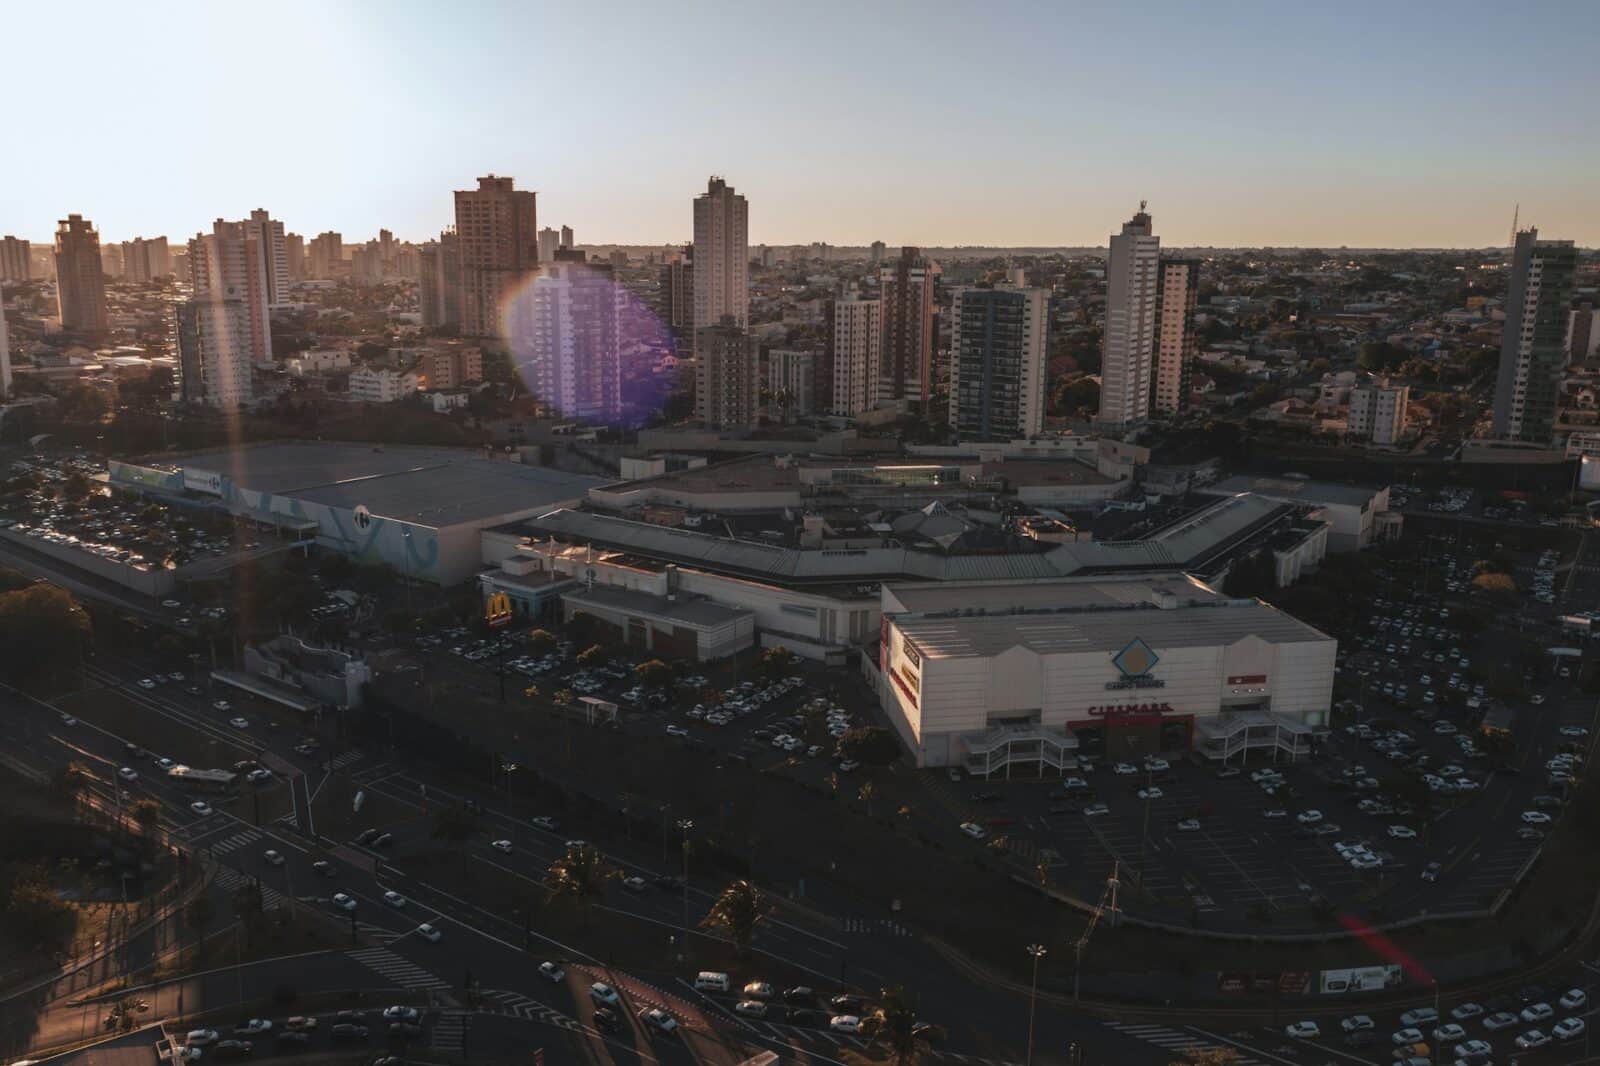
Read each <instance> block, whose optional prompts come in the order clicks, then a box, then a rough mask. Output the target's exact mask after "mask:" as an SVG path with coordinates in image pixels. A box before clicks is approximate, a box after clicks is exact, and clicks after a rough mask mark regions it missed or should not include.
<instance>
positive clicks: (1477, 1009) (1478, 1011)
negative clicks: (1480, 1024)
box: [1450, 1003, 1483, 1022]
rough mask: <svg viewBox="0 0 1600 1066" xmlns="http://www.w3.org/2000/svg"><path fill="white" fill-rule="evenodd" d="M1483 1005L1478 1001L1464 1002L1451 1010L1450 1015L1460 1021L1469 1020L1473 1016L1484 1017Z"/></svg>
mask: <svg viewBox="0 0 1600 1066" xmlns="http://www.w3.org/2000/svg"><path fill="white" fill-rule="evenodd" d="M1482 1015H1483V1007H1482V1006H1480V1005H1479V1004H1477V1003H1462V1004H1460V1005H1459V1006H1457V1007H1455V1008H1454V1009H1452V1010H1451V1011H1450V1017H1452V1018H1454V1019H1455V1020H1456V1021H1458V1022H1464V1021H1468V1020H1469V1019H1472V1018H1478V1017H1482Z"/></svg>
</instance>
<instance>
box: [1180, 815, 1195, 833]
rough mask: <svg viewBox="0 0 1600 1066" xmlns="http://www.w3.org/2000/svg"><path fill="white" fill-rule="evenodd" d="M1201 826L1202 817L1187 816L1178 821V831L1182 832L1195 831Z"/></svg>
mask: <svg viewBox="0 0 1600 1066" xmlns="http://www.w3.org/2000/svg"><path fill="white" fill-rule="evenodd" d="M1199 828H1200V819H1198V818H1185V819H1184V820H1183V821H1181V822H1179V823H1178V832H1180V833H1193V832H1194V831H1195V830H1197V829H1199Z"/></svg>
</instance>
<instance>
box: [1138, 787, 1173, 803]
mask: <svg viewBox="0 0 1600 1066" xmlns="http://www.w3.org/2000/svg"><path fill="white" fill-rule="evenodd" d="M1138 795H1139V798H1140V799H1142V800H1158V799H1160V798H1161V797H1162V796H1164V795H1166V793H1165V792H1162V791H1161V789H1160V788H1159V787H1157V786H1155V785H1151V786H1150V787H1149V788H1141V789H1140V790H1139V793H1138Z"/></svg>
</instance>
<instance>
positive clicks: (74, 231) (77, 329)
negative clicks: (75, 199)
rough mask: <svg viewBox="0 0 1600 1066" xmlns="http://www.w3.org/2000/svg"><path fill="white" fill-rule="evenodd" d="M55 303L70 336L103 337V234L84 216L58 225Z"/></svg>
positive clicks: (104, 318)
mask: <svg viewBox="0 0 1600 1066" xmlns="http://www.w3.org/2000/svg"><path fill="white" fill-rule="evenodd" d="M56 303H57V306H58V308H59V310H60V313H61V328H62V329H63V330H65V331H66V332H68V333H104V332H105V328H106V279H105V275H104V274H103V273H102V272H101V267H100V234H98V233H96V232H95V228H94V224H93V223H91V222H89V221H88V220H87V219H85V218H84V217H83V216H82V215H68V216H67V217H66V218H64V219H62V220H61V221H60V222H59V223H57V224H56Z"/></svg>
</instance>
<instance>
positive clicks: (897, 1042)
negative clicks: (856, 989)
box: [861, 988, 944, 1066]
mask: <svg viewBox="0 0 1600 1066" xmlns="http://www.w3.org/2000/svg"><path fill="white" fill-rule="evenodd" d="M861 1032H862V1034H863V1035H864V1036H866V1038H867V1045H868V1046H869V1047H870V1046H872V1045H873V1044H878V1045H881V1046H882V1047H883V1048H884V1050H885V1051H887V1052H888V1053H889V1060H890V1061H891V1062H893V1063H894V1064H895V1066H911V1064H912V1063H914V1062H916V1061H917V1060H919V1059H920V1058H922V1056H923V1055H925V1054H927V1053H929V1052H931V1051H932V1050H933V1046H934V1045H935V1044H937V1043H939V1042H940V1041H942V1040H943V1039H944V1030H943V1029H941V1028H940V1027H939V1026H937V1025H925V1024H923V1023H921V1022H918V1021H917V1010H916V1001H915V999H914V998H913V997H912V996H910V995H909V994H908V993H907V992H906V990H905V989H903V988H886V989H884V990H883V991H882V992H880V993H878V1001H877V1002H876V1003H874V1004H873V1005H872V1009H871V1010H870V1011H868V1012H867V1014H866V1016H865V1017H863V1018H862V1019H861Z"/></svg>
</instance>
